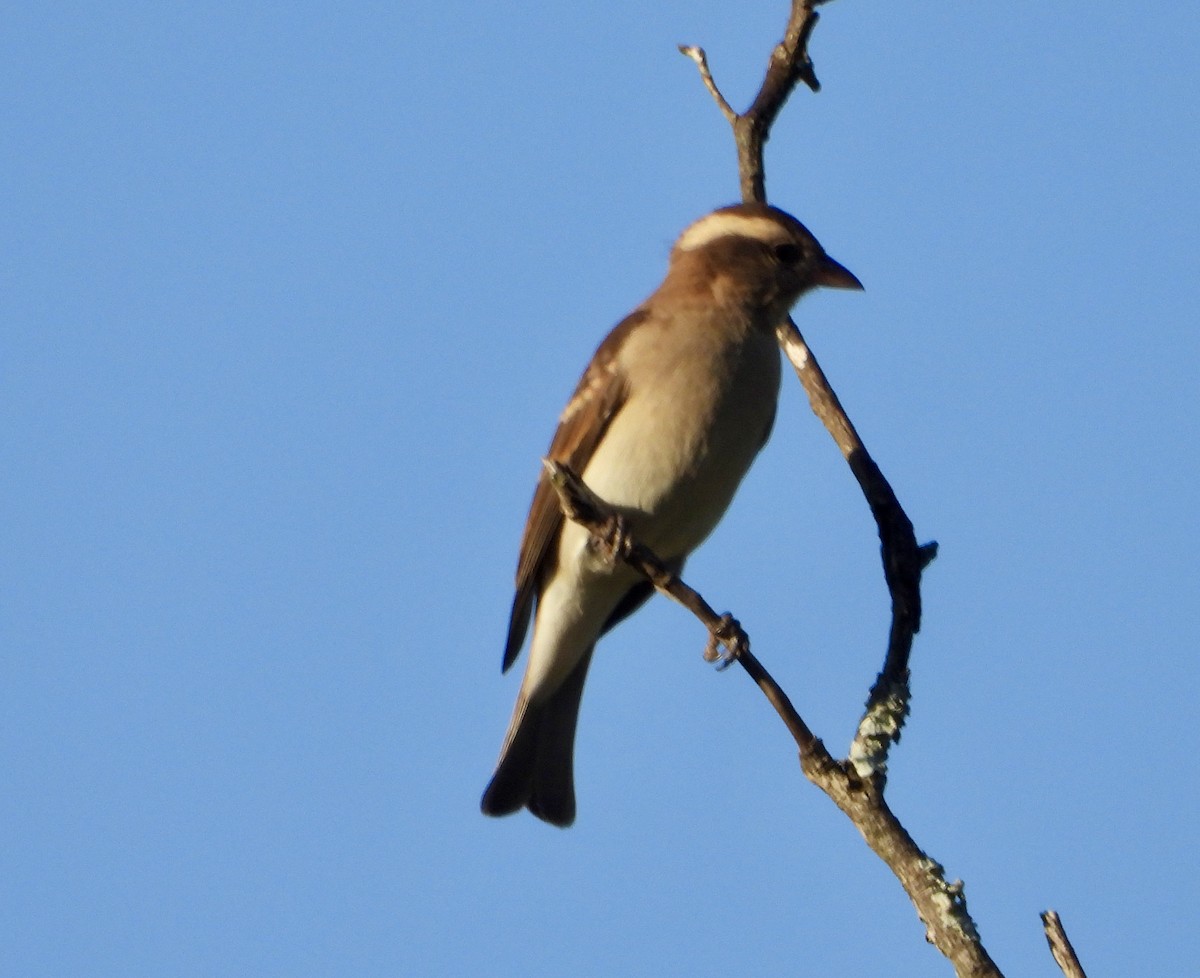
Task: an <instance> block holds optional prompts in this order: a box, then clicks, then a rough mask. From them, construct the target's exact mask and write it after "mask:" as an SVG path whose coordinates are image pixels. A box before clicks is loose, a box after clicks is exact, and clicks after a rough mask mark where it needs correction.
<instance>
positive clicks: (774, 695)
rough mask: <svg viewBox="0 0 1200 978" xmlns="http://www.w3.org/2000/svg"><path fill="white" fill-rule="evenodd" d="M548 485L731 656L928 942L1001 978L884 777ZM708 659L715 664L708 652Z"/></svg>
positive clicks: (614, 536) (608, 526)
mask: <svg viewBox="0 0 1200 978" xmlns="http://www.w3.org/2000/svg"><path fill="white" fill-rule="evenodd" d="M542 464H543V465H544V466H545V467H546V471H547V473H548V475H549V478H550V484H551V485H552V486H553V487H554V489H555V491H556V492H557V493H558V498H559V503H560V505H561V506H562V510H563V513H564V514H565V515H566V516H567V518H568V519H571V520H574V521H575V522H576V523H579V524H581V525H582V526H584V527H586V528H587V529H588V530H589V531H590V532H591V534H592V540H593V541H594V544H595V546H596V548H597V550H598V551H599V552H601V553H604V554H605V555H607V557H608V559H610V560H621V561H624V562H625V563H627V564H628V565H629V566H630V567H632V568H634V569H635V570H637V571H639V572H640V573H642V574H644V575H645V576H646V577H647V578H648V579H649V580H650V581H651V583H653V584H654V586H655V587H656V588H657V589H658V590H659V591H661V592H662V593H664V594H666V595H668V596H669V597H671V598H673V599H674V600H675V601H678V602H679V603H680V604H682V605H683V606H684V607H686V608H687V609H689V610H690V611H691V612H692V613H693V614H694V615H695V616H696V617H697V618H698V619H699V620H700V622H701V623H702V624H703V625H704V627H705V628H706V629H707V630H708V633H709V649H712V648H714V647H715V646H716V645H717V644H721V645H724V646H725V647H726V648H727V649H728V650H729V655H730V657H732V658H734V659H736V661H737V662H738V663H740V664H741V666H742V667H743V668H744V669H745V670H746V672H747V673H748V674H749V675H750V677H751V678H752V679H754V681H755V682H756V683H757V684H758V687H759V688H760V689H761V690H762V691H763V694H764V695H765V696H766V697H767V699H768V700H769V701H770V703H771V705H772V706H773V707H774V708H775V711H776V712H777V713H778V714H779V716H780V718H781V719H782V720H783V722H784V723H785V724H786V725H787V728H788V730H789V731H790V732H791V734H792V737H793V739H794V740H795V742H796V746H797V747H798V748H799V751H800V767H801V770H802V771H803V772H804V775H805V777H807V778H808V779H809V780H810V781H812V782H813V784H815V785H817V787H819V788H820V789H821V790H822V791H824V792H825V793H826V794H827V795H828V796H829V797H830V798H831V799H833V801H834V803H835V804H836V805H837V806H838V807H839V808H840V809H841V810H842V811H843V812H845V813H846V815H847V816H849V818H850V820H851V821H852V822H853V823H854V825H855V826H856V827H857V828H858V830H859V831H860V832H861V833H862V836H863V838H864V839H865V840H866V842H867V845H869V846H870V847H871V849H872V850H873V851H874V852H875V853H876V854H877V855H878V856H879V857H880V858H881V859H882V860H883V861H884V862H885V863H886V864H887V865H888V867H889V868H890V869H891V870H892V872H893V873H895V874H896V878H897V879H899V880H900V882H901V884H902V885H903V886H904V889H905V891H906V892H907V893H908V895H909V899H911V900H912V902H913V905H914V906H915V907H916V909H917V914H918V916H920V918H921V920H922V921H924V923H925V927H926V937H927V938H928V939H929V940H930V941H931V942H932V943H933V944H935V945H936V946H937V948H938V950H940V951H941V952H942V953H943V954H944V955H945V956H946V957H947V958H949V959H950V961H951V962H952V963H953V964H954V967H955V970H956V971H957V973H958V974H959V975H961V976H972V978H1003V976H1002V975H1001V974H1000V971H999V969H997V968H996V965H995V964H994V963H993V962H992V960H991V958H990V957H988V954H987V951H986V950H984V947H983V945H982V944H981V943H980V941H979V934H978V932H977V931H976V929H975V924H974V922H973V921H972V920H971V917H970V915H969V914H968V913H967V904H966V898H965V897H964V895H963V884H962V883H961V882H960V881H954V882H949V883H948V882H947V881H946V878H945V875H944V872H943V870H942V867H941V866H940V865H938V863H937V862H935V861H934V860H933V859H930V858H929V857H928V856H927V855H925V853H924V852H922V851H921V849H920V848H919V847H918V846H917V844H916V843H915V842H914V841H913V839H912V837H911V836H910V835H909V834H908V832H907V831H905V829H904V826H903V825H901V824H900V821H899V819H897V818H896V816H895V815H893V814H892V811H891V809H890V808H888V806H887V803H886V802H885V801H884V798H883V787H884V781H883V778H882V777H881V776H871V777H862V776H860V775H859V774H858V773H857V771H856V770H855V769H854V767H853V766H852V765H850V764H849V763H846V762H841V761H836V760H834V758H833V757H832V756H831V755H830V753H829V751H828V750H827V749H826V748H825V745H824V743H822V742H821V740H820V739H818V738H817V737H816V736H814V734H813V733H812V731H811V730H810V729H809V727H808V725H807V724H806V723H805V722H804V720H803V719H802V718H801V716H800V714H799V713H798V712H797V711H796V708H795V707H794V706H793V705H792V702H791V700H790V699H788V697H787V694H786V693H784V691H783V690H782V689H781V688H780V686H779V684H778V683H776V682H775V680H774V678H772V676H771V674H770V673H769V672H768V671H767V669H766V668H765V667H764V666H763V664H762V663H761V662H759V661H758V659H757V658H756V657H755V656H754V655H753V654H752V653H751V652H750V639H749V637H748V636H747V635H746V633H745V632H744V631H743V630H742V627H741V625H739V624H738V623H737V621H736V620H735V619H734V618H733V617H731V616H730V615H718V614H717V613H716V612H715V611H714V610H713V608H712V606H711V605H710V604H709V603H708V602H707V601H705V600H704V598H703V597H702V596H701V595H700V594H699V592H697V591H695V590H694V589H692V588H691V587H689V586H688V585H687V584H685V583H684V582H683V581H682V580H681V579H680V577H679V576H678V575H677V574H676V573H675V572H674V571H672V570H671V568H670V567H668V566H667V565H666V564H665V563H664V562H663V561H662V560H660V559H659V557H658V556H657V555H656V554H654V552H653V551H651V550H650V549H648V548H647V547H645V546H643V545H642V544H640V543H638V542H637V540H636V539H634V538H633V537H632V535H631V534H630V532H629V529H628V527H626V526H625V525H624V521H623V520H622V518H621V516H620V514H619V513H618V512H617V511H616V510H615V509H614V508H613V507H612V506H610V505H609V504H608V503H606V502H605V501H604V500H603V499H601V498H600V497H599V496H597V495H596V494H595V493H594V492H592V490H591V489H590V488H589V487H588V486H587V485H586V484H585V483H584V482H583V480H582V479H580V478H579V476H578V475H576V473H575V472H573V471H572V470H571V469H570V468H569V467H568V466H566V465H563V464H562V463H560V462H554V461H551V460H549V459H543V460H542ZM705 658H712V657H711V656H710V655H709V654H708V650H706V654H705Z"/></svg>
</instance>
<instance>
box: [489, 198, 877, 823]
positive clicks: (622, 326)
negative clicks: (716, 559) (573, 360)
mask: <svg viewBox="0 0 1200 978" xmlns="http://www.w3.org/2000/svg"><path fill="white" fill-rule="evenodd" d="M817 286H828V287H832V288H841V289H861V288H862V284H861V283H860V282H859V280H858V279H857V278H855V277H854V275H853V274H851V272H849V271H848V270H847V269H846V268H844V267H843V266H842V265H840V264H838V263H837V262H836V261H834V260H833V259H832V258H830V257H829V256H828V255H826V254H825V251H824V249H823V248H822V247H821V245H820V244H819V243H818V242H817V239H816V238H814V237H813V236H812V234H810V233H809V231H808V229H807V228H805V227H804V225H803V224H801V223H800V222H799V221H797V220H796V219H795V218H794V217H792V216H791V215H789V214H786V213H785V212H783V211H781V210H779V209H777V208H775V207H770V206H768V205H766V204H738V205H735V206H732V207H723V208H721V209H720V210H716V211H713V212H712V213H711V214H708V215H706V216H705V217H702V218H700V220H698V221H696V222H695V223H694V224H692V225H691V226H689V227H688V228H687V229H686V230H685V231H684V232H683V233H682V234H681V235H680V236H679V239H678V240H677V241H676V242H675V245H674V247H673V248H672V249H671V254H670V260H669V262H668V267H667V274H666V278H665V279H664V280H663V282H662V284H661V285H660V286H659V287H658V289H657V290H655V292H654V293H653V294H652V295H651V296H650V297H649V298H648V299H646V301H645V302H643V303H642V304H641V305H640V306H639V307H638V308H637V309H635V310H634V311H633V312H632V313H631V314H630V315H629V316H627V317H626V318H625V319H624V320H623V321H622V322H621V323H619V324H618V325H617V327H616V328H615V329H614V330H613V331H612V332H611V333H609V334H608V336H607V338H606V339H605V340H604V342H602V343H601V344H600V346H599V348H598V349H597V350H596V353H595V355H594V356H593V357H592V361H591V363H590V364H588V367H587V369H586V370H585V371H584V374H583V378H582V379H581V380H580V381H579V385H578V387H577V388H576V389H575V393H574V395H573V396H572V397H571V399H570V401H569V402H568V403H567V406H566V409H565V410H564V411H563V413H562V416H561V417H560V418H559V423H558V429H557V431H556V432H555V434H554V438H553V440H552V441H551V443H550V450H549V453H548V455H549V457H550V458H551V459H554V460H556V461H559V462H562V463H564V464H566V465H568V466H570V467H571V468H572V469H573V470H574V471H575V472H576V473H578V474H579V475H580V476H581V477H582V479H583V481H584V482H585V483H587V485H588V486H589V487H590V488H591V490H592V491H593V492H594V493H596V494H597V495H598V496H600V497H601V498H602V499H603V500H605V501H606V502H607V503H609V504H610V505H611V506H612V507H613V508H614V509H616V510H617V512H619V513H620V514H622V516H623V517H624V518H625V521H626V528H627V530H628V532H629V534H630V536H631V537H632V538H633V539H634V540H636V541H637V542H639V543H641V544H644V545H645V546H647V547H649V548H650V549H651V550H653V551H654V552H655V553H656V554H657V555H658V556H659V557H660V558H661V559H662V560H663V561H664V562H665V563H666V564H667V565H668V566H669V567H670V568H671V569H673V570H674V571H675V572H676V573H678V572H679V571H681V570H682V568H683V564H684V560H685V559H686V558H687V556H688V555H689V554H690V553H691V552H692V551H693V550H695V549H696V547H698V546H699V545H700V543H701V542H702V541H703V540H704V539H705V537H707V536H708V535H709V533H711V532H712V530H713V528H714V527H715V526H716V525H717V523H718V521H719V520H720V519H721V517H722V516H723V515H724V513H725V510H726V508H727V507H728V506H729V503H730V501H731V500H732V499H733V494H734V492H735V490H736V489H737V487H738V484H739V483H740V482H741V481H742V477H743V476H744V475H745V474H746V472H747V470H748V469H749V468H750V464H751V462H753V461H754V457H755V456H756V455H757V454H758V452H759V449H761V448H762V447H763V445H764V444H765V442H766V440H767V436H768V435H769V434H770V432H771V427H772V424H773V423H774V420H775V408H776V402H777V400H778V396H779V378H780V352H779V346H778V343H777V341H776V338H775V329H776V326H778V325H779V324H780V323H781V322H783V320H784V319H785V317H786V316H787V315H788V313H789V310H790V309H791V307H792V306H793V304H794V303H795V302H796V300H797V299H799V298H800V296H801V295H803V294H804V293H805V292H808V291H809V290H811V289H814V288H816V287H817ZM652 593H653V587H652V585H651V584H650V583H649V581H647V580H646V579H645V578H643V577H641V576H640V575H639V574H637V573H636V572H635V571H633V570H631V569H630V568H629V567H628V566H626V565H624V564H621V563H619V562H612V561H608V560H605V559H604V558H602V557H601V556H600V555H598V554H597V553H596V552H595V549H594V547H592V546H590V545H589V539H588V531H587V530H585V529H583V528H582V527H581V526H579V525H578V524H575V523H572V522H569V521H565V520H564V518H563V515H562V512H561V510H560V509H559V505H558V498H557V496H556V495H555V493H554V490H553V489H552V487H551V486H550V483H549V480H548V477H547V476H546V475H545V473H543V475H542V477H541V479H540V481H539V482H538V484H537V489H536V491H535V492H534V496H533V504H532V506H531V507H530V510H529V517H528V519H527V521H526V523H525V532H524V535H523V536H522V539H521V550H520V557H519V559H518V563H517V575H516V596H515V598H514V599H513V605H512V615H511V618H510V620H509V626H508V642H507V644H506V646H505V649H504V660H503V671H505V672H507V671H508V669H509V668H510V667H511V666H512V664H513V663H514V662H515V661H516V659H517V656H518V654H519V653H520V651H521V648H522V646H523V645H524V642H525V634H526V632H527V631H528V628H529V623H530V619H531V618H532V619H533V639H532V642H531V645H530V650H529V661H528V665H527V666H526V669H525V677H524V679H523V680H522V682H521V688H520V692H519V693H518V695H517V703H516V708H515V709H514V710H513V715H512V720H511V722H510V723H509V727H508V733H507V735H506V737H505V738H504V745H503V747H502V748H501V750H500V759H499V761H498V762H497V765H496V771H495V773H494V774H493V776H492V780H491V783H490V784H488V786H487V789H486V790H485V791H484V793H483V798H482V801H481V803H480V808H481V809H482V811H483V812H484V814H486V815H508V814H511V813H513V812H516V811H518V810H519V809H521V808H528V809H529V811H530V812H532V813H533V814H534V815H536V816H537V817H538V818H540V819H542V820H543V821H546V822H549V823H551V824H552V825H558V826H562V827H566V826H568V825H570V824H571V823H572V822H573V821H574V820H575V784H574V747H575V725H576V720H577V719H578V716H579V703H580V698H581V696H582V694H583V684H584V680H585V679H586V677H587V671H588V667H589V665H590V664H591V661H592V652H593V651H594V650H595V647H596V642H597V640H598V639H599V638H600V637H601V636H602V635H603V634H604V633H605V632H607V631H608V630H609V629H610V628H612V627H613V626H614V625H616V624H617V623H618V622H620V621H622V620H623V619H625V618H627V617H629V615H631V614H633V612H634V611H636V610H637V609H638V608H639V607H641V605H642V604H643V603H644V602H645V601H646V600H647V599H648V598H649V597H650V595H651V594H652ZM535 608H536V613H535Z"/></svg>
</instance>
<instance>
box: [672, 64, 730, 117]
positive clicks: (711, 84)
mask: <svg viewBox="0 0 1200 978" xmlns="http://www.w3.org/2000/svg"><path fill="white" fill-rule="evenodd" d="M679 53H680V54H684V55H687V57H689V58H691V59H692V60H693V61H694V62H696V67H697V68H699V69H700V79H701V81H703V82H704V87H705V88H707V89H708V94H709V95H711V96H712V97H713V101H714V102H716V103H717V108H719V109H720V110H721V114H722V115H723V116H725V118H726V119H727V120H728V121H729V124H730V125H733V124H734V123H735V122H737V113H736V112H734V111H733V106H732V105H730V104H729V103H728V102H727V101H725V96H724V95H722V94H721V90H720V89H719V88H717V83H716V82H715V81H714V80H713V76H712V72H711V71H709V69H708V55H707V54H705V53H704V48H698V47H696V46H695V45H694V44H681V45H679Z"/></svg>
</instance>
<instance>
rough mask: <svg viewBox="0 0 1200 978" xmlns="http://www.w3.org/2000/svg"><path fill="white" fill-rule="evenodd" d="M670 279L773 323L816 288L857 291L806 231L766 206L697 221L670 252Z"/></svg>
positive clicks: (725, 210) (740, 206)
mask: <svg viewBox="0 0 1200 978" xmlns="http://www.w3.org/2000/svg"><path fill="white" fill-rule="evenodd" d="M671 273H672V274H679V275H680V276H681V277H684V278H686V279H688V280H691V281H692V282H693V283H694V284H696V285H701V284H702V285H703V286H704V287H707V288H708V289H711V290H712V292H713V293H714V295H716V296H717V297H718V298H719V299H721V300H724V301H736V302H739V303H752V304H754V305H756V306H760V307H762V306H765V307H767V309H768V310H769V312H770V314H771V315H772V316H774V317H776V318H779V319H782V318H783V316H785V315H786V314H787V312H788V310H789V309H791V307H792V305H793V304H794V303H795V302H796V300H797V299H799V298H800V296H802V295H803V294H804V293H805V292H807V291H809V290H810V289H814V288H817V287H818V286H822V285H823V286H826V287H828V288H835V289H861V288H862V283H861V282H859V280H858V279H857V278H856V277H855V276H854V274H853V273H851V272H850V271H849V269H847V268H845V267H844V266H843V265H841V264H839V263H838V262H836V261H834V260H833V259H832V258H830V257H829V256H828V255H827V254H825V249H824V248H822V247H821V244H820V242H819V241H817V239H816V238H814V237H813V236H812V234H811V233H810V232H809V230H808V228H806V227H805V226H804V225H803V224H801V223H800V222H799V221H797V220H796V219H795V218H794V217H792V216H791V215H790V214H787V213H785V212H784V211H781V210H779V208H777V207H771V206H769V205H767V204H736V205H734V206H732V207H722V208H721V209H720V210H716V211H713V212H712V213H711V214H707V215H705V216H704V217H702V218H700V220H698V221H696V222H695V223H694V224H692V225H691V226H690V227H688V228H687V229H686V230H685V231H684V232H683V234H681V235H680V236H679V240H678V241H676V242H675V247H674V248H672V249H671Z"/></svg>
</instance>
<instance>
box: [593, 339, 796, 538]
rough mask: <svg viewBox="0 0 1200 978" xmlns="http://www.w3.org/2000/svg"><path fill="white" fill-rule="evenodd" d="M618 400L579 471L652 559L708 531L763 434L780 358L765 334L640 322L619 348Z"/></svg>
mask: <svg viewBox="0 0 1200 978" xmlns="http://www.w3.org/2000/svg"><path fill="white" fill-rule="evenodd" d="M622 360H623V363H622V367H623V369H624V370H625V372H626V376H627V380H628V388H629V393H628V397H627V400H626V402H625V404H624V406H623V407H622V408H621V410H620V411H619V412H618V414H617V415H616V417H614V418H613V420H612V423H611V425H610V427H609V429H608V431H607V432H606V433H605V435H604V437H603V438H602V439H601V442H600V444H599V445H598V446H597V450H596V452H595V454H594V455H593V457H592V459H591V461H590V462H589V464H588V465H587V467H586V468H585V470H584V473H583V478H584V480H585V481H586V482H587V483H588V485H589V486H591V488H592V489H593V491H595V492H596V493H598V494H599V495H600V496H601V497H602V498H603V499H606V500H607V501H608V502H610V503H612V504H613V505H615V506H618V507H620V508H622V509H623V510H624V511H625V512H626V513H627V515H628V516H629V519H630V522H631V524H632V529H633V531H634V534H635V536H636V537H637V538H638V539H639V540H640V541H641V542H643V543H645V544H646V545H647V546H649V547H650V548H651V549H653V550H655V552H657V553H658V555H659V556H660V557H663V558H664V559H671V558H675V557H681V556H685V555H686V554H687V553H688V552H690V551H691V550H692V549H694V548H695V547H696V546H697V545H699V543H700V542H701V541H702V540H703V539H704V538H705V537H706V536H708V534H709V533H710V532H711V531H712V529H713V528H714V527H715V526H716V525H717V523H718V521H719V520H720V519H721V517H722V516H723V515H724V513H725V510H726V508H727V507H728V506H729V503H730V501H731V500H732V498H733V494H734V492H735V491H736V489H737V487H738V484H739V483H740V482H741V480H742V477H743V476H744V475H745V474H746V471H747V470H748V469H749V467H750V464H751V462H753V460H754V457H755V455H757V454H758V450H759V449H760V448H761V447H762V445H763V443H764V442H765V440H766V437H767V435H768V433H769V432H770V429H771V425H772V422H773V421H774V417H775V407H776V402H777V400H778V395H779V375H780V361H779V350H778V346H777V345H776V342H775V339H774V336H772V335H771V334H770V333H769V332H767V331H762V330H752V329H749V328H747V329H744V330H740V331H728V330H725V331H723V330H707V331H705V330H688V331H684V330H672V329H669V328H663V329H657V330H656V329H647V330H644V331H643V332H642V335H641V336H639V337H638V338H637V339H636V340H633V339H631V341H630V342H629V343H627V344H626V347H625V349H624V350H623V351H622Z"/></svg>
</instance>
